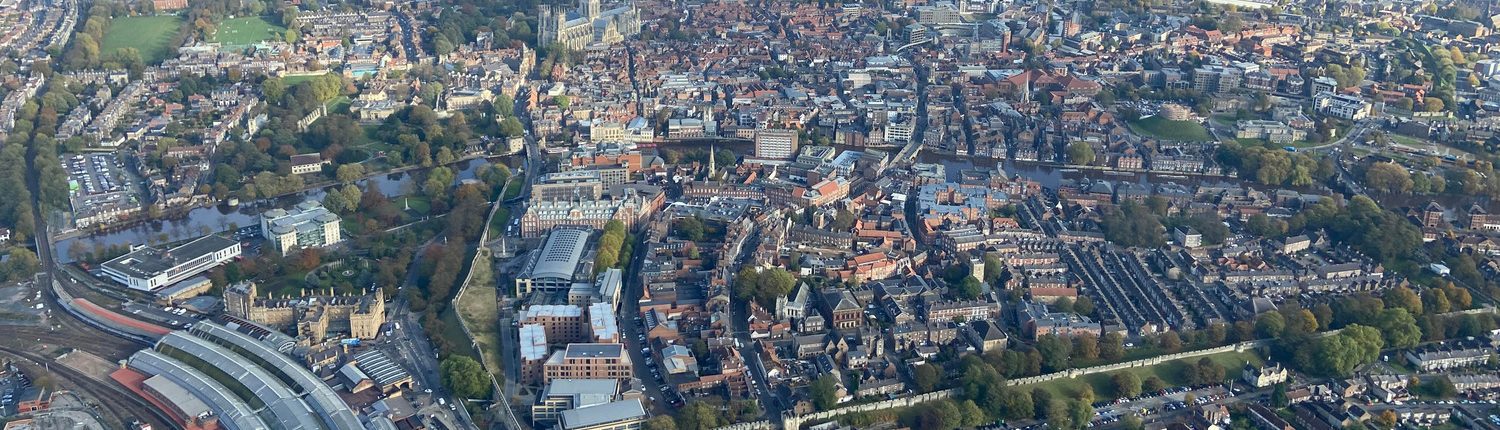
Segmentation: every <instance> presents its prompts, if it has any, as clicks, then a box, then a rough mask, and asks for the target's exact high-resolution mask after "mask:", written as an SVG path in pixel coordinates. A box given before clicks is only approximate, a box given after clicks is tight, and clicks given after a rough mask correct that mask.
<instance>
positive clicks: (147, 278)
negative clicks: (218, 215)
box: [99, 235, 240, 291]
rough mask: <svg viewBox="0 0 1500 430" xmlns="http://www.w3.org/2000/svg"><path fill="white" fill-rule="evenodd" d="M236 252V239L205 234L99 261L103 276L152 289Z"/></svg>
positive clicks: (188, 276) (209, 266)
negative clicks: (169, 247)
mask: <svg viewBox="0 0 1500 430" xmlns="http://www.w3.org/2000/svg"><path fill="white" fill-rule="evenodd" d="M238 256H240V243H239V242H237V241H233V240H229V239H225V238H223V237H219V236H214V235H208V236H204V237H201V238H198V239H195V240H193V241H191V242H188V243H186V244H183V245H181V246H178V247H176V248H172V249H166V250H162V249H156V248H152V247H149V246H144V247H140V248H136V249H135V250H132V251H130V252H129V253H127V254H125V255H122V256H119V257H116V258H115V259H113V260H109V261H106V262H104V264H101V265H99V268H100V270H102V271H103V272H104V275H105V276H108V277H109V278H110V279H113V280H115V282H119V283H121V284H125V286H127V287H130V288H131V289H135V290H143V291H156V290H158V289H161V288H163V287H166V286H168V285H172V284H176V283H178V282H182V281H184V280H187V279H189V278H192V277H194V276H197V275H198V274H200V273H203V272H207V271H208V270H209V269H212V268H214V267H217V266H218V265H220V264H224V263H225V262H228V261H229V260H232V259H234V258H235V257H238Z"/></svg>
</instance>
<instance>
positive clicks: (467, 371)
mask: <svg viewBox="0 0 1500 430" xmlns="http://www.w3.org/2000/svg"><path fill="white" fill-rule="evenodd" d="M438 371H439V373H440V374H442V381H443V386H446V387H448V389H449V390H452V391H453V394H454V395H456V396H458V397H460V398H465V399H478V398H484V397H487V396H489V393H490V380H489V377H488V375H486V374H485V371H484V368H483V367H481V366H480V365H479V362H477V361H474V359H473V358H469V357H468V356H462V355H453V356H449V357H448V358H446V359H443V362H442V363H440V364H438Z"/></svg>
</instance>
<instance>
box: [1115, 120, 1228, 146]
mask: <svg viewBox="0 0 1500 430" xmlns="http://www.w3.org/2000/svg"><path fill="white" fill-rule="evenodd" d="M1130 129H1131V130H1132V131H1135V132H1136V133H1137V134H1141V135H1146V136H1152V137H1156V138H1160V139H1167V140H1188V141H1207V140H1212V139H1213V138H1212V137H1210V136H1209V135H1208V129H1205V128H1203V125H1202V124H1198V123H1197V122H1193V121H1168V120H1167V119H1166V118H1162V117H1160V116H1153V117H1149V118H1141V119H1138V120H1135V121H1131V122H1130Z"/></svg>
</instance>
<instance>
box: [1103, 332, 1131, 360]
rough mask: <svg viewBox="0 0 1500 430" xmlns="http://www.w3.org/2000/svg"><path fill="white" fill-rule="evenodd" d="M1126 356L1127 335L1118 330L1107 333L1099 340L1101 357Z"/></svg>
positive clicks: (1109, 358)
mask: <svg viewBox="0 0 1500 430" xmlns="http://www.w3.org/2000/svg"><path fill="white" fill-rule="evenodd" d="M1124 356H1125V336H1124V335H1121V334H1120V333H1118V332H1113V331H1112V332H1109V333H1105V334H1104V337H1103V338H1101V340H1100V342H1099V357H1100V358H1103V359H1105V360H1110V361H1114V360H1119V359H1120V358H1122V357H1124Z"/></svg>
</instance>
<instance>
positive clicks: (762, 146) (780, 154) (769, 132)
mask: <svg viewBox="0 0 1500 430" xmlns="http://www.w3.org/2000/svg"><path fill="white" fill-rule="evenodd" d="M797 143H798V142H797V130H787V129H764V130H756V131H755V158H765V159H774V160H785V159H788V158H792V156H793V155H796V154H797Z"/></svg>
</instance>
